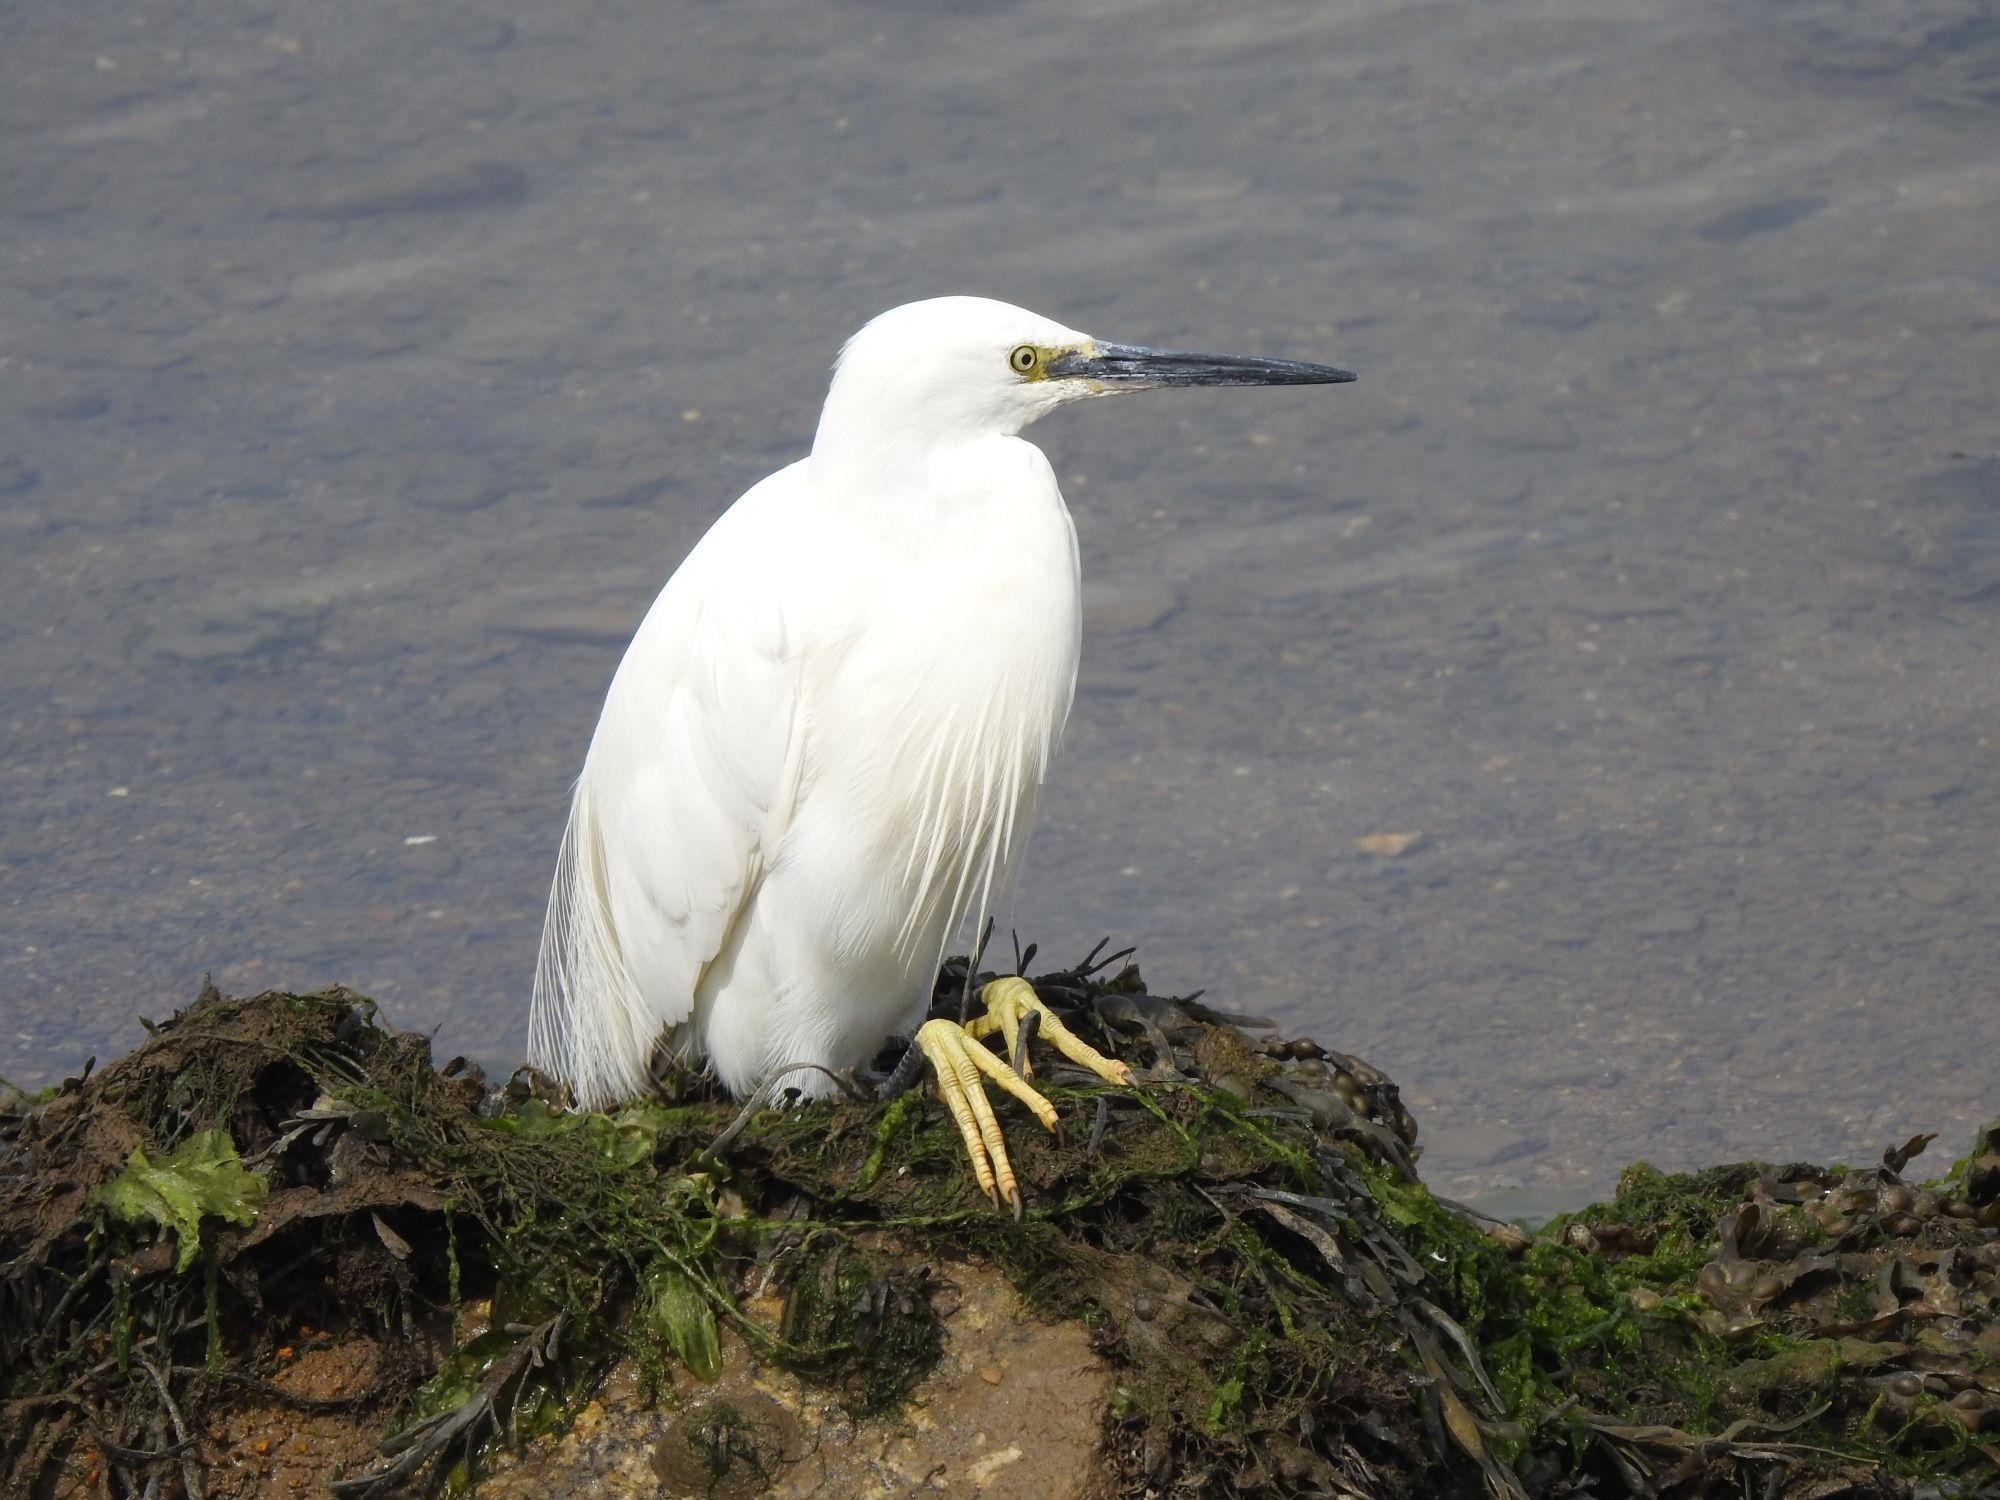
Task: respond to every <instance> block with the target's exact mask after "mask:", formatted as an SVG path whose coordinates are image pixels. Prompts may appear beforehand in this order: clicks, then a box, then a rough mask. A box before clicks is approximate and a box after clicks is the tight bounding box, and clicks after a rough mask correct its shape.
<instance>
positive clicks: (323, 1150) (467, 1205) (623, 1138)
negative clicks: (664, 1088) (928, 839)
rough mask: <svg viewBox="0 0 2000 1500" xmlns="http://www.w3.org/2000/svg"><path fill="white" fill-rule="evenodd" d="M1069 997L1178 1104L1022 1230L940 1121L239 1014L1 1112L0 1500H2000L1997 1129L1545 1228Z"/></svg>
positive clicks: (1073, 1160)
mask: <svg viewBox="0 0 2000 1500" xmlns="http://www.w3.org/2000/svg"><path fill="white" fill-rule="evenodd" d="M1120 956H1121V957H1122V955H1120ZM964 968H965V966H964V965H963V964H962V963H959V964H956V965H953V966H947V969H946V971H945V972H944V973H943V974H942V975H941V976H940V984H939V994H940V997H941V1000H942V1001H943V1002H944V1004H945V1005H946V1006H951V1005H954V1004H955V1003H956V999H957V996H958V995H959V994H960V992H961V991H962V989H963V988H964V983H965V972H964ZM1107 976H1108V977H1107ZM1035 983H1036V986H1037V989H1038V992H1039V993H1040V994H1041V996H1042V998H1043V999H1044V1000H1045V1001H1047V1002H1048V1003H1049V1004H1050V1005H1051V1006H1053V1007H1055V1008H1056V1010H1057V1011H1058V1012H1059V1013H1060V1014H1061V1015H1062V1016H1063V1017H1064V1019H1065V1020H1066V1021H1067V1022H1069V1023H1070V1024H1071V1025H1072V1026H1073V1027H1075V1028H1077V1029H1079V1030H1081V1031H1082V1032H1084V1033H1085V1034H1086V1035H1087V1036H1088V1037H1089V1038H1090V1039H1091V1040H1092V1041H1093V1043H1094V1044H1095V1045H1098V1046H1100V1047H1101V1048H1103V1049H1105V1050H1112V1051H1116V1052H1118V1053H1119V1054H1120V1055H1122V1056H1123V1057H1124V1058H1125V1059H1126V1061H1127V1062H1128V1063H1130V1064H1131V1065H1132V1066H1133V1068H1134V1069H1135V1071H1136V1072H1137V1073H1138V1074H1139V1076H1140V1080H1141V1085H1140V1087H1138V1088H1137V1089H1134V1090H1131V1091H1125V1090H1118V1089H1106V1088H1104V1087H1102V1086H1101V1085H1099V1084H1098V1083H1097V1082H1096V1080H1095V1079H1094V1078H1091V1077H1090V1076H1089V1075H1085V1074H1082V1073H1080V1072H1076V1071H1072V1070H1066V1069H1065V1068H1063V1067H1061V1066H1058V1067H1056V1068H1055V1069H1054V1070H1053V1072H1052V1073H1046V1074H1044V1075H1043V1076H1042V1077H1041V1078H1040V1079H1039V1080H1038V1082H1039V1083H1040V1084H1041V1085H1043V1086H1044V1087H1046V1089H1047V1090H1048V1092H1049V1094H1050V1097H1051V1098H1052V1100H1053V1101H1054V1102H1055V1104H1056V1106H1057V1109H1058V1111H1059V1113H1060V1115H1061V1117H1062V1120H1063V1123H1064V1129H1063V1131H1062V1133H1061V1134H1060V1135H1054V1136H1051V1135H1046V1134H1044V1133H1042V1132H1041V1131H1040V1130H1039V1129H1037V1128H1035V1127H1034V1125H1033V1123H1032V1121H1029V1120H1027V1119H1026V1118H1025V1117H1024V1116H1021V1115H1019V1114H1014V1113H1009V1114H1007V1115H1006V1117H1005V1118H1006V1121H1007V1127H1008V1134H1009V1143H1010V1148H1011V1150H1012V1153H1013V1156H1014V1162H1015V1167H1016V1170H1017V1172H1018V1174H1019V1177H1020V1180H1021V1183H1022V1185H1023V1187H1024V1189H1025V1190H1026V1192H1027V1195H1028V1209H1027V1213H1026V1214H1025V1216H1024V1217H1023V1219H1022V1220H1021V1221H1020V1222H1016V1221H1015V1220H1014V1219H1012V1218H1010V1217H1007V1216H1005V1215H1000V1214H996V1213H995V1212H993V1210H992V1209H991V1208H990V1207H989V1206H988V1205H987V1203H986V1201H985V1200H984V1199H983V1198H981V1197H980V1196H979V1195H978V1193H977V1191H976V1190H975V1189H974V1188H973V1187H972V1185H971V1183H970V1181H969V1177H968V1174H967V1173H966V1172H965V1170H964V1168H963V1165H962V1161H961V1156H960V1150H961V1148H960V1146H959V1143H958V1138H957V1133H956V1129H955V1127H954V1126H953V1125H952V1123H951V1121H950V1120H949V1118H948V1117H946V1116H945V1115H944V1114H943V1112H942V1111H941V1110H940V1109H939V1108H938V1107H937V1106H936V1105H935V1104H934V1103H931V1102H928V1101H927V1099H926V1098H925V1097H924V1096H923V1095H921V1094H915V1093H912V1094H905V1095H903V1096H902V1097H900V1098H897V1099H895V1100H893V1101H890V1102H886V1103H885V1102H881V1101H879V1100H877V1099H875V1098H874V1097H872V1095H869V1096H860V1097H856V1098H855V1099H853V1100H851V1101H846V1102H838V1103H822V1104H806V1105H801V1104H798V1103H797V1102H795V1101H789V1100H788V1101H780V1105H779V1106H778V1107H773V1108H766V1109H762V1110H758V1111H753V1112H752V1113H751V1114H750V1115H748V1116H747V1117H740V1116H739V1110H738V1108H737V1106H736V1105H734V1104H733V1103H731V1102H730V1101H727V1100H724V1099H721V1098H718V1097H716V1096H714V1094H713V1093H712V1092H710V1091H707V1090H705V1089H704V1088H703V1086H702V1085H701V1084H700V1082H699V1081H698V1080H696V1081H689V1082H685V1083H684V1086H683V1087H680V1088H679V1089H677V1090H675V1091H673V1092H672V1093H671V1094H669V1093H663V1094H662V1095H661V1097H659V1098H657V1099H654V1100H650V1101H647V1102H645V1103H642V1104H638V1105H634V1106H632V1107H630V1108H627V1109H625V1110H622V1111H620V1112H618V1113H617V1114H615V1115H602V1114H584V1113H576V1112H572V1111H569V1110H566V1109H565V1108H563V1107H562V1102H561V1100H560V1099H559V1098H558V1097H556V1096H555V1094H554V1092H553V1091H552V1090H550V1089H549V1088H548V1087H547V1086H546V1084H544V1083H543V1082H541V1081H540V1080H538V1079H536V1078H534V1077H533V1076H532V1075H529V1074H526V1073H522V1074H517V1075H515V1076H513V1077H511V1078H509V1079H507V1080H504V1081H502V1082H500V1083H498V1084H497V1085H496V1084H489V1083H488V1081H487V1080H486V1079H485V1078H484V1077H483V1076H482V1075H481V1074H480V1073H479V1071H478V1070H477V1069H476V1068H474V1067H472V1066H470V1065H468V1064H466V1063H464V1062H463V1061H462V1060H458V1059H454V1060H453V1061H452V1062H450V1063H447V1064H446V1065H445V1066H444V1068H442V1069H438V1068H436V1067H434V1066H433V1065H432V1062H431V1059H430V1056H429V1052H428V1049H427V1047H426V1045H425V1043H424V1041H423V1040H422V1039H421V1038H416V1037H409V1036H399V1035H395V1034H392V1033H390V1032H388V1031H386V1030H384V1029H382V1028H381V1027H380V1026H378V1025H377V1024H376V1022H375V1020H374V1017H373V1013H372V1007H370V1006H369V1004H368V1002H366V1001H365V1000H363V999H361V998H360V997H358V996H355V995H352V994H350V993H348V992H346V991H332V992H328V993H325V994H320V995H310V996H293V995H281V994H268V995H264V996H260V997H257V998H256V999H254V1000H235V999H230V998H227V997H223V996H220V995H217V994H215V993H214V992H213V991H208V992H205V993H204V994H203V996H202V997H201V998H200V999H199V1000H198V1001H197V1002H196V1003H195V1004H194V1005H193V1006H191V1007H190V1008H189V1009H188V1010H187V1011H185V1012H183V1013H181V1014H180V1015H178V1016H176V1017H175V1018H174V1019H173V1020H172V1021H170V1022H167V1023H164V1024H162V1025H160V1026H158V1027H154V1028H152V1035H151V1037H150V1039H149V1040H148V1041H147V1043H146V1044H145V1045H144V1046H142V1047H141V1048H140V1049H139V1050H138V1051H137V1052H135V1053H133V1054H132V1055H131V1056H130V1057H127V1058H125V1059H123V1060H121V1061H119V1062H118V1063H116V1064H114V1065H113V1066H111V1067H109V1068H107V1069H105V1070H103V1071H102V1072H98V1073H96V1074H93V1075H91V1076H88V1077H85V1078H81V1079H76V1080H72V1081H71V1082H70V1083H68V1084H65V1085H64V1086H63V1087H62V1088H60V1089H58V1090H56V1091H53V1093H52V1095H51V1096H50V1097H47V1098H44V1099H39V1100H34V1101H29V1100H22V1099H15V1100H13V1101H11V1102H7V1101H5V1100H0V1492H5V1493H8V1494H15V1493H19V1494H23V1495H33V1494H48V1495H56V1494H69V1493H106V1494H111V1495H118V1496H124V1495H134V1496H137V1495H162V1496H172V1495H174V1494H176V1493H180V1494H186V1495H190V1496H194V1495H200V1496H204V1497H208V1500H215V1497H226V1496H237V1495H243V1496H248V1495H261V1494H279V1493H287V1494H289V1493H299V1492H302V1491H303V1492H322V1493H323V1492H325V1491H326V1490H327V1489H328V1488H331V1489H332V1490H333V1491H334V1492H335V1493H337V1494H341V1495H345V1496H365V1495H378V1494H388V1493H391V1492H394V1491H397V1490H399V1489H423V1488H426V1487H433V1486H436V1485H437V1484H440V1483H443V1484H445V1485H447V1486H453V1485H460V1484H463V1483H465V1482H467V1481H469V1480H471V1479H475V1478H476V1479H478V1480H479V1481H480V1482H481V1486H482V1488H487V1489H488V1490H489V1492H491V1493H499V1494H506V1495H512V1494H527V1493H529V1492H530V1491H533V1492H535V1493H536V1494H537V1495H538V1496H541V1497H554V1496H561V1495H565V1494H570V1493H579V1494H581V1493H619V1492H621V1491H623V1490H630V1491H631V1492H632V1493H647V1494H656V1493H663V1492H664V1493H669V1494H673V1493H686V1494H703V1495H718V1496H720V1495H737V1494H741V1495H749V1494H758V1493H765V1492H774V1493H779V1494H785V1493H798V1494H806V1493H844V1494H845V1493H857V1494H858V1493H866V1492H868V1488H867V1487H868V1486H870V1485H873V1486H875V1487H876V1488H878V1489H880V1490H881V1491H882V1492H885V1493H932V1492H935V1493H940V1494H968V1495H969V1494H973V1493H979V1494H983V1495H987V1496H997V1495H1004V1494H1011V1493H1018V1494H1057V1493H1076V1494H1079V1495H1084V1494H1088V1495H1093V1496H1102V1495H1190V1496H1193V1495H1204V1496H1205V1495H1219V1496H1230V1495H1243V1496H1262V1495H1274V1496H1275V1495H1316V1494H1337V1495H1357V1496H1404V1495H1434V1494H1459V1493H1463V1494H1478V1493H1485V1494H1491V1495H1497V1496H1526V1495H1537V1496H1539V1495H1581V1494H1589V1495H1603V1496H1616V1495H1626V1494H1630V1495H1667V1496H1682V1495H1685V1496H1693V1495H1701V1494H1708V1493H1720V1492H1727V1493H1751V1494H1758V1495H1772V1496H1788V1495H1796V1496H1804V1495H1813V1496H1828V1495H1840V1494H1849V1495H1905V1494H1916V1493H1919V1492H1923V1493H1953V1492H1970V1491H1972V1490H1975V1489H1977V1488H1979V1487H1981V1486H1991V1485H1993V1484H1995V1483H1996V1475H2000V1470H1997V1469H1996V1463H1995V1459H1996V1449H1995V1448H1994V1446H1993V1441H1994V1432H1995V1424H1996V1423H2000V1416H1996V1412H2000V1376H1996V1374H1995V1371H1996V1370H2000V1344H1996V1340H2000V1328H1997V1327H1996V1324H1995V1320H1994V1318H1993V1311H1994V1299H1995V1295H1996V1286H2000V1244H1996V1241H2000V1127H1996V1130H1995V1131H1993V1132H1989V1133H1988V1134H1987V1135H1986V1136H1984V1137H1982V1139H1981V1140H1980V1141H1979V1142H1978V1143H1976V1147H1975V1150H1974V1151H1973V1152H1972V1153H1971V1154H1970V1155H1969V1156H1968V1157H1967V1158H1966V1159H1965V1160H1964V1161H1962V1162H1960V1163H1959V1164H1958V1165H1957V1166H1956V1167H1955V1168H1954V1169H1953V1170H1952V1172H1951V1173H1950V1174H1949V1175H1948V1176H1946V1177H1945V1178H1943V1179H1941V1180H1939V1181H1938V1182H1935V1183H1932V1184H1928V1185H1912V1184H1910V1183H1906V1182H1905V1181H1904V1180H1903V1173H1904V1170H1905V1168H1906V1166H1907V1164H1908V1161H1909V1160H1910V1158H1911V1157H1912V1156H1914V1155H1915V1153H1916V1152H1917V1151H1918V1150H1921V1148H1922V1142H1921V1141H1914V1142H1911V1143H1909V1145H1907V1146H1905V1147H1901V1148H1898V1149H1897V1150H1895V1151H1892V1152H1890V1153H1887V1155H1886V1156H1885V1159H1884V1161H1883V1163H1882V1165H1881V1166H1879V1167H1876V1168H1872V1169H1867V1170H1851V1169H1840V1168H1833V1169H1825V1168H1814V1167H1807V1166H1785V1167H1763V1166H1758V1165H1754V1164H1745V1165H1740V1166H1733V1167H1725V1168H1718V1169H1715V1170H1713V1171H1711V1172H1708V1173H1704V1174H1699V1175H1697V1176H1693V1177H1683V1178H1668V1177H1663V1176H1661V1175H1660V1174H1658V1173H1655V1172H1652V1171H1651V1170H1650V1169H1646V1168H1643V1167H1640V1168H1634V1169H1633V1170H1632V1171H1631V1172H1630V1173H1628V1174H1627V1176H1626V1179H1625V1181H1624V1182H1623V1183H1622V1184H1621V1188H1620V1192H1619V1195H1618V1197H1617V1198H1616V1199H1615V1200H1614V1201H1613V1202H1612V1203H1610V1204H1606V1205H1601V1206H1599V1207H1597V1208H1594V1209H1592V1210H1589V1211H1586V1212H1584V1213H1581V1214H1577V1215H1573V1216H1569V1217H1568V1218H1566V1219H1564V1220H1560V1221H1558V1222H1557V1223H1556V1224H1554V1225H1552V1226H1550V1227H1549V1228H1548V1229H1547V1230H1545V1231H1543V1232H1541V1233H1539V1234H1529V1233H1527V1232H1525V1231H1523V1230H1522V1229H1520V1228H1518V1227H1516V1226H1513V1225H1506V1224H1498V1223H1494V1222H1491V1221H1487V1220H1483V1219H1481V1218H1480V1217H1479V1216H1478V1215H1476V1214H1473V1213H1471V1212H1470V1211H1467V1210H1464V1209H1462V1208H1459V1207H1457V1206H1455V1205H1452V1204H1449V1203H1447V1202H1444V1201H1441V1200H1439V1199H1437V1198H1435V1197H1433V1196H1432V1195H1431V1194H1430V1193H1429V1192H1427V1191H1426V1190H1425V1189H1424V1187H1423V1186H1422V1184H1421V1182H1420V1181H1419V1179H1418V1176H1417V1173H1416V1166H1415V1163H1416V1160H1417V1150H1416V1128H1415V1124H1414V1122H1413V1121H1412V1120H1411V1119H1410V1118H1409V1116H1408V1114H1407V1112H1406V1111H1405V1110H1404V1109H1403V1107H1402V1105H1401V1103H1400V1102H1399V1100H1398V1098H1397V1094H1396V1089H1395V1086H1394V1084H1393V1083H1391V1082H1390V1081H1389V1080H1388V1079H1386V1078H1385V1077H1383V1076H1382V1075H1381V1074H1379V1073H1378V1072H1376V1071H1375V1070H1374V1069H1372V1068H1370V1067H1369V1066H1368V1065H1367V1064H1366V1063H1364V1062H1362V1061H1361V1060H1360V1059H1357V1058H1351V1057H1347V1056H1344V1055H1342V1054H1339V1053H1334V1052H1330V1051H1327V1050H1325V1049H1323V1048H1321V1047H1319V1046H1317V1045H1315V1044H1313V1043H1311V1042H1306V1041H1291V1040H1282V1039H1278V1038H1275V1037H1271V1036H1268V1035H1263V1034H1262V1033H1265V1032H1267V1031H1268V1028H1267V1027H1265V1026H1264V1024H1263V1023H1261V1022H1258V1021H1256V1020H1255V1018H1251V1017H1244V1016H1231V1015H1228V1014H1225V1013H1222V1012H1218V1011H1215V1010H1212V1009H1209V1008H1207V1007H1205V1006H1203V1005H1202V1004H1201V1003H1200V1002H1199V1001H1198V1000H1196V999H1178V998H1173V997H1165V996H1154V995H1150V994H1148V993H1147V991H1146V989H1145V986H1144V984H1143V981H1142V980H1141V979H1140V977H1139V975H1138V973H1137V971H1136V969H1133V968H1130V967H1129V966H1128V967H1126V968H1123V969H1120V970H1118V971H1117V972H1116V973H1115V974H1113V973H1110V963H1109V962H1107V961H1100V960H1098V959H1097V958H1096V956H1095V955H1093V956H1092V958H1091V959H1090V960H1087V961H1086V962H1085V963H1084V964H1082V965H1079V966H1077V967H1076V968H1073V969H1068V970H1063V971H1059V972H1056V973H1052V974H1045V975H1040V976H1038V977H1037V979H1036V980H1035ZM857 1092H859V1091H857ZM1065 1485H1066V1486H1068V1488H1067V1489H1065V1488H1064V1486H1065Z"/></svg>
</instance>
